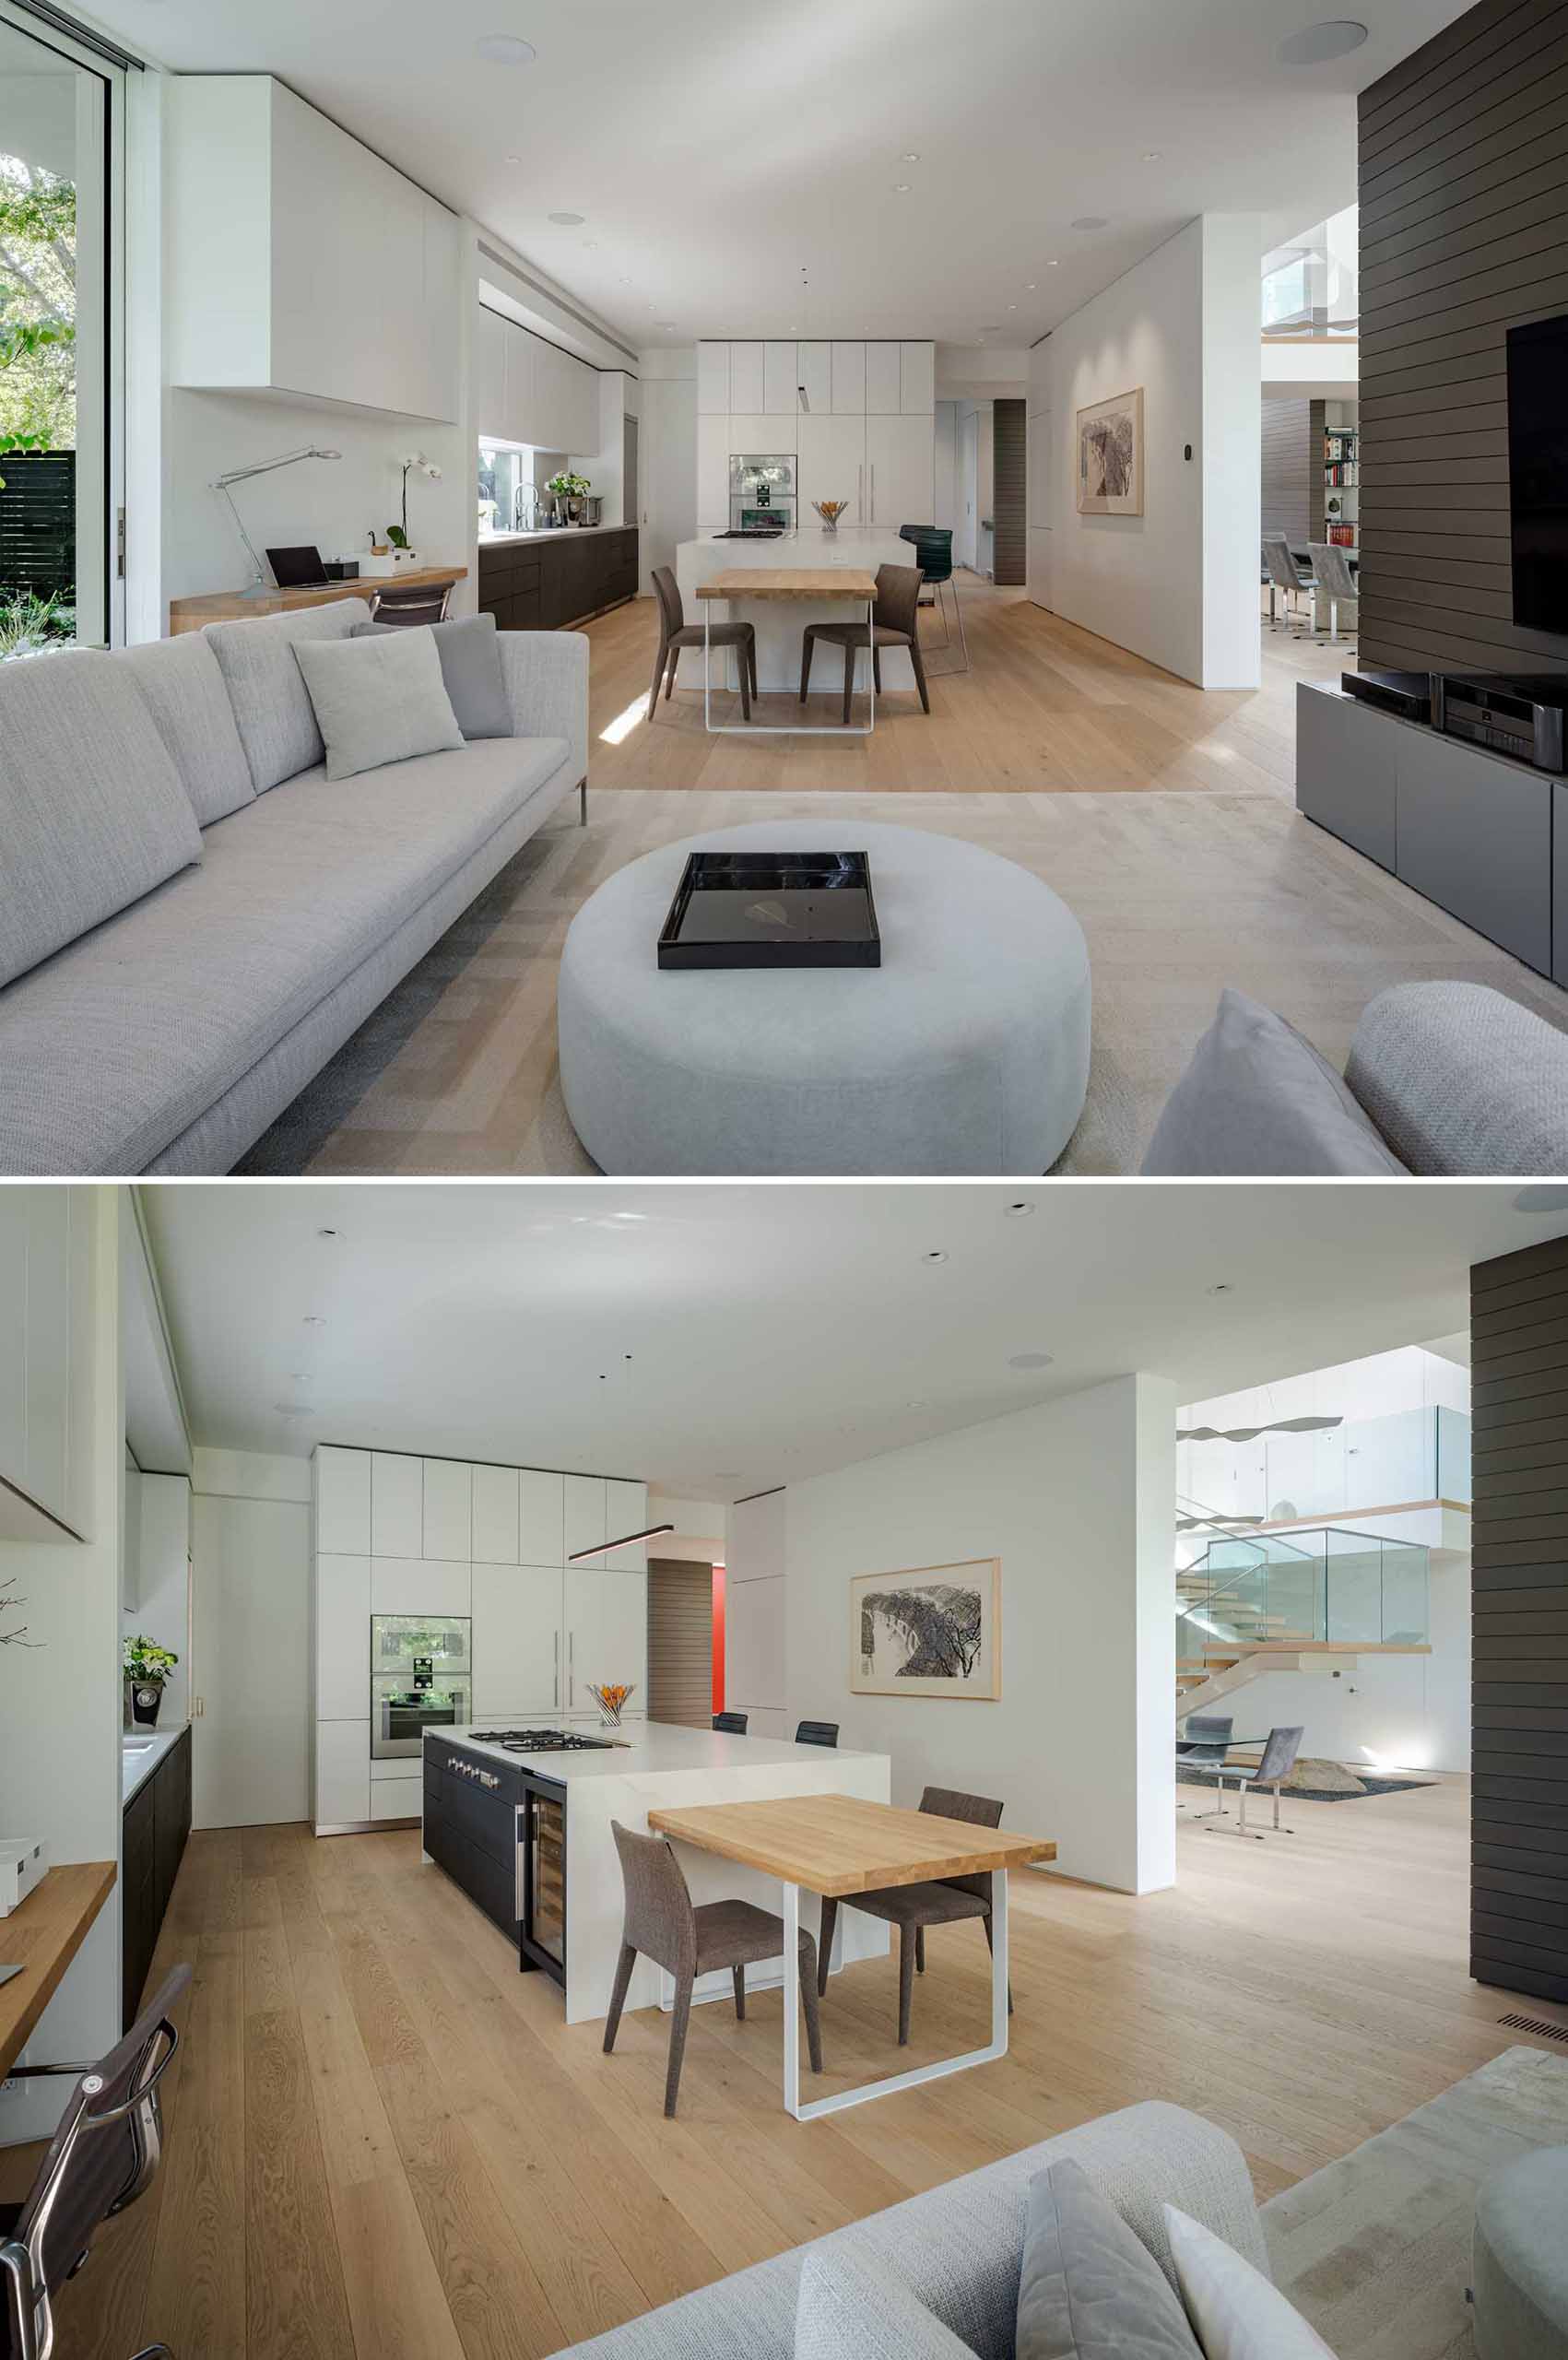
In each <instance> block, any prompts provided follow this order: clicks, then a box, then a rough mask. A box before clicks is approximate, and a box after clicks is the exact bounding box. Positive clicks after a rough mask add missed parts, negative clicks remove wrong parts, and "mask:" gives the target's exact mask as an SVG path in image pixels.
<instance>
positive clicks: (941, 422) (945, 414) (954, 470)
mask: <svg viewBox="0 0 1568 2360" xmlns="http://www.w3.org/2000/svg"><path fill="white" fill-rule="evenodd" d="M931 522H932V523H933V525H941V526H942V528H943V529H944V531H946V532H949V533H951V532H953V531H955V530H956V527H957V523H958V404H957V402H949V401H942V400H938V401H937V451H936V482H935V488H934V491H933V495H932V501H931Z"/></svg>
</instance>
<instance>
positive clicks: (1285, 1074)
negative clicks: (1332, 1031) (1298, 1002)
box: [1143, 985, 1408, 1179]
mask: <svg viewBox="0 0 1568 2360" xmlns="http://www.w3.org/2000/svg"><path fill="white" fill-rule="evenodd" d="M1143 1173H1144V1177H1145V1178H1146V1179H1170V1178H1178V1179H1188V1178H1193V1177H1198V1176H1201V1177H1206V1178H1210V1177H1227V1178H1229V1177H1244V1178H1248V1179H1266V1178H1277V1177H1278V1178H1289V1179H1304V1178H1308V1177H1316V1176H1318V1175H1320V1174H1338V1175H1341V1176H1344V1175H1349V1176H1356V1177H1362V1176H1366V1175H1369V1174H1370V1175H1374V1176H1377V1177H1380V1178H1382V1177H1388V1176H1390V1175H1395V1174H1397V1175H1398V1176H1399V1177H1400V1178H1405V1177H1408V1174H1406V1171H1405V1167H1404V1165H1403V1164H1402V1163H1401V1162H1399V1161H1398V1159H1397V1157H1396V1156H1395V1155H1394V1154H1393V1153H1392V1152H1391V1151H1390V1150H1389V1149H1388V1148H1387V1147H1385V1145H1384V1142H1383V1140H1382V1139H1380V1137H1379V1136H1378V1133H1377V1131H1376V1130H1375V1129H1374V1128H1373V1124H1372V1123H1371V1121H1370V1120H1369V1119H1368V1117H1367V1115H1365V1114H1364V1113H1363V1112H1362V1109H1361V1107H1360V1106H1358V1105H1357V1103H1356V1102H1355V1100H1354V1098H1353V1097H1352V1096H1351V1095H1350V1091H1349V1090H1348V1089H1347V1088H1346V1087H1345V1084H1344V1083H1343V1081H1341V1080H1340V1079H1339V1076H1338V1074H1337V1073H1336V1072H1335V1070H1334V1068H1333V1067H1332V1066H1331V1065H1330V1064H1329V1063H1328V1060H1327V1059H1326V1057H1322V1056H1319V1055H1318V1053H1317V1051H1316V1050H1315V1048H1314V1047H1313V1045H1312V1043H1311V1042H1310V1041H1306V1040H1303V1037H1302V1035H1301V1034H1300V1033H1299V1032H1297V1031H1296V1030H1295V1029H1294V1027H1293V1026H1292V1025H1290V1024H1287V1023H1286V1021H1285V1020H1284V1018H1283V1017H1282V1016H1276V1015H1275V1013H1274V1011H1273V1009H1267V1008H1260V1007H1259V1005H1258V1003H1257V1002H1256V1000H1255V999H1248V997H1246V994H1245V993H1244V992H1238V991H1233V990H1232V988H1231V987H1230V986H1229V985H1227V986H1226V988H1225V989H1224V991H1222V992H1221V993H1220V1009H1219V1013H1218V1014H1217V1015H1216V1017H1215V1019H1214V1021H1213V1023H1212V1024H1211V1025H1210V1026H1209V1028H1208V1032H1206V1033H1205V1034H1204V1036H1203V1038H1202V1040H1201V1041H1200V1042H1199V1043H1198V1044H1197V1049H1196V1050H1195V1051H1194V1053H1193V1060H1192V1063H1191V1065H1190V1066H1188V1068H1187V1069H1186V1071H1185V1074H1184V1075H1183V1076H1182V1079H1181V1080H1180V1081H1179V1082H1177V1084H1176V1087H1175V1089H1174V1090H1173V1091H1172V1093H1171V1095H1170V1097H1169V1099H1167V1101H1166V1103H1165V1109H1164V1112H1163V1113H1162V1114H1161V1117H1160V1120H1159V1122H1158V1124H1157V1125H1156V1126H1155V1131H1154V1137H1153V1139H1151V1140H1150V1141H1149V1152H1148V1154H1147V1155H1146V1156H1145V1157H1144V1159H1143Z"/></svg>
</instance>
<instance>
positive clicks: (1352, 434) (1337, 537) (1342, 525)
mask: <svg viewBox="0 0 1568 2360" xmlns="http://www.w3.org/2000/svg"><path fill="white" fill-rule="evenodd" d="M1361 481H1362V469H1361V433H1360V430H1359V428H1357V427H1354V426H1337V425H1329V424H1326V425H1325V427H1324V431H1323V501H1324V521H1325V525H1326V530H1327V535H1328V538H1329V540H1330V542H1331V543H1334V544H1336V545H1337V546H1338V548H1340V549H1354V548H1355V547H1356V545H1357V543H1358V541H1359V539H1360V537H1361V504H1362V503H1361Z"/></svg>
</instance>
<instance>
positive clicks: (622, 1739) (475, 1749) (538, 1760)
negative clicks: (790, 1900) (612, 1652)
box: [425, 1721, 884, 1784]
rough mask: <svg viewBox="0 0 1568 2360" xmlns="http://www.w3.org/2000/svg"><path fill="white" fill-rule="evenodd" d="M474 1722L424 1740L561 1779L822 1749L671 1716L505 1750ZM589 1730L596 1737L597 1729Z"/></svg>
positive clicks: (761, 1763) (811, 1755) (766, 1761)
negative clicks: (551, 1744) (594, 1740)
mask: <svg viewBox="0 0 1568 2360" xmlns="http://www.w3.org/2000/svg"><path fill="white" fill-rule="evenodd" d="M473 1726H474V1724H473V1723H472V1722H467V1723H465V1724H464V1726H463V1727H462V1728H460V1729H427V1730H426V1732H425V1743H426V1745H427V1746H433V1747H435V1748H436V1749H437V1751H438V1752H439V1750H440V1748H441V1746H442V1743H443V1742H447V1741H451V1742H454V1743H456V1744H458V1745H460V1746H462V1747H464V1748H465V1750H466V1752H470V1753H482V1754H485V1755H487V1756H488V1757H489V1759H490V1760H492V1761H496V1762H504V1763H509V1764H512V1766H513V1768H515V1769H521V1770H533V1771H536V1772H538V1774H539V1775H540V1776H542V1777H546V1778H559V1779H560V1781H561V1782H562V1783H563V1784H571V1783H575V1782H576V1781H578V1780H580V1779H584V1778H632V1777H646V1776H648V1775H649V1774H650V1773H654V1774H655V1775H656V1774H657V1773H658V1772H660V1771H668V1772H670V1773H672V1774H679V1773H689V1772H690V1771H693V1770H736V1769H749V1770H757V1769H762V1768H766V1767H767V1766H768V1765H770V1764H774V1763H786V1762H787V1763H792V1764H802V1763H809V1762H820V1761H821V1759H822V1757H823V1754H824V1752H826V1751H827V1749H826V1748H824V1747H822V1746H819V1745H794V1744H791V1743H789V1742H788V1741H787V1740H780V1739H778V1738H768V1737H732V1736H730V1735H729V1734H728V1733H727V1732H726V1731H725V1730H722V1729H686V1728H683V1727H682V1726H681V1725H680V1724H679V1723H678V1722H675V1721H642V1722H637V1723H635V1724H633V1723H630V1722H629V1723H628V1724H627V1725H626V1727H625V1728H624V1729H622V1730H621V1732H620V1734H619V1738H618V1739H617V1740H616V1742H615V1744H614V1745H613V1747H610V1748H607V1750H606V1751H605V1752H599V1751H597V1750H596V1749H595V1750H594V1751H593V1752H584V1753H575V1752H571V1753H509V1752H507V1750H506V1748H505V1747H504V1746H501V1745H484V1744H481V1743H480V1741H479V1740H478V1739H477V1738H475V1737H471V1736H470V1735H469V1730H470V1729H472V1728H473ZM593 1734H594V1735H595V1736H597V1735H598V1734H599V1732H598V1731H597V1730H595V1731H594V1733H593ZM604 1734H605V1735H609V1734H610V1732H608V1731H606V1732H604ZM832 1751H833V1752H835V1753H836V1755H837V1758H838V1759H839V1761H841V1762H844V1761H850V1762H868V1761H880V1760H882V1759H883V1758H884V1757H883V1756H881V1755H879V1754H877V1755H873V1754H864V1753H856V1752H853V1751H852V1750H851V1749H849V1748H848V1747H844V1748H837V1747H835V1748H834V1749H832Z"/></svg>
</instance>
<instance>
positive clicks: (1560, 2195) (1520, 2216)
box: [1471, 2147, 1568, 2360]
mask: <svg viewBox="0 0 1568 2360" xmlns="http://www.w3.org/2000/svg"><path fill="white" fill-rule="evenodd" d="M1471 2274H1472V2277H1473V2280H1474V2290H1475V2339H1476V2360H1568V2147H1543V2148H1541V2149H1540V2150H1539V2152H1538V2153H1536V2154H1533V2155H1521V2156H1520V2157H1519V2158H1518V2160H1517V2161H1516V2162H1515V2163H1512V2164H1505V2165H1503V2169H1502V2170H1501V2171H1498V2172H1493V2173H1492V2175H1491V2178H1490V2179H1489V2180H1487V2181H1486V2182H1485V2184H1484V2185H1483V2187H1482V2189H1481V2191H1480V2195H1479V2196H1478V2197H1477V2199H1476V2238H1475V2251H1474V2256H1473V2260H1472V2265H1471Z"/></svg>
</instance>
